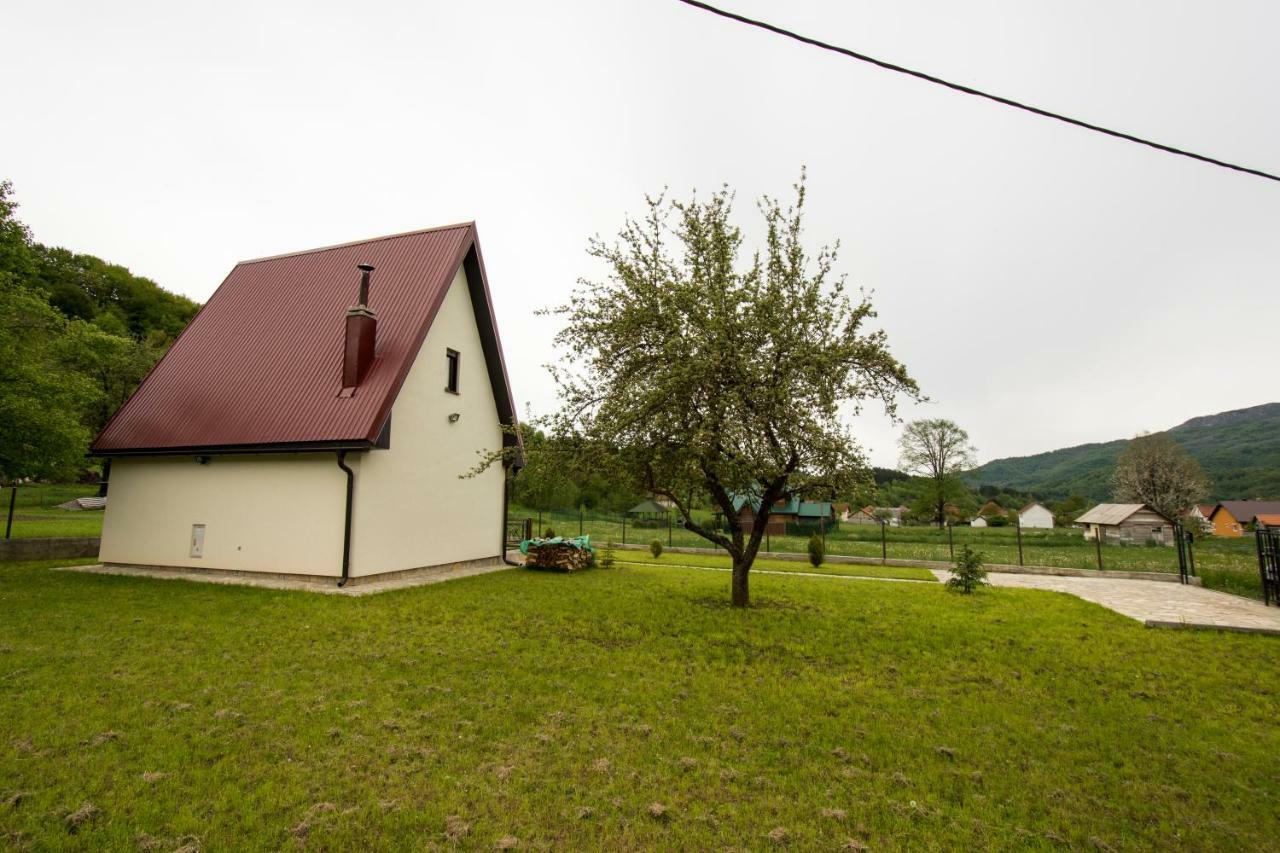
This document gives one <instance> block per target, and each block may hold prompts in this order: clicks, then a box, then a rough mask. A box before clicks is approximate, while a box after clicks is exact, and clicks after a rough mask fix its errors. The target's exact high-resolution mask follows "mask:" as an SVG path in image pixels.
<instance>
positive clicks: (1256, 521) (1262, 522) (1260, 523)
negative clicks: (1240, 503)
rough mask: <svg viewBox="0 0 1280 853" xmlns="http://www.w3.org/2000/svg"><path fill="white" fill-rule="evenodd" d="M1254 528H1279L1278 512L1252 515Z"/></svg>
mask: <svg viewBox="0 0 1280 853" xmlns="http://www.w3.org/2000/svg"><path fill="white" fill-rule="evenodd" d="M1253 527H1254V529H1255V530H1280V512H1267V513H1262V514H1260V515H1255V516H1254V517H1253Z"/></svg>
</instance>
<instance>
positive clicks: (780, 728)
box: [0, 564, 1280, 850]
mask: <svg viewBox="0 0 1280 853" xmlns="http://www.w3.org/2000/svg"><path fill="white" fill-rule="evenodd" d="M0 577H2V578H3V580H4V583H3V584H2V585H0V720H3V721H4V723H3V725H2V726H0V847H11V848H22V847H29V848H31V849H85V850H89V849H94V850H96V849H114V850H135V849H160V850H171V849H174V848H177V847H180V846H183V845H196V846H198V847H200V848H202V849H210V850H217V849H282V848H285V849H294V848H297V847H307V848H314V849H332V850H341V849H352V848H359V849H362V850H400V849H406V848H413V849H435V848H446V847H448V848H452V847H460V848H474V849H493V848H494V847H495V846H497V847H504V848H509V847H517V848H518V849H528V850H550V849H560V850H585V849H611V850H633V849H685V850H707V849H724V848H732V849H752V850H761V849H769V848H772V847H774V846H775V845H778V846H781V845H790V846H791V847H792V848H793V849H835V848H840V847H843V846H846V845H848V847H849V849H856V848H857V845H866V846H869V847H871V848H872V849H938V850H951V849H993V848H995V849H1001V848H1002V849H1010V848H1016V849H1026V848H1036V849H1049V848H1051V847H1069V848H1075V849H1093V850H1134V849H1151V848H1163V849H1180V850H1188V849H1195V850H1215V849H1216V850H1241V849H1266V848H1271V849H1274V848H1275V846H1276V843H1277V842H1276V839H1277V838H1280V802H1278V798H1280V793H1278V792H1280V765H1278V764H1277V763H1276V760H1275V756H1276V755H1277V753H1278V751H1280V728H1277V726H1276V724H1275V721H1276V718H1277V714H1280V692H1278V691H1280V654H1277V651H1278V650H1280V645H1278V644H1277V641H1276V640H1275V639H1274V638H1270V637H1260V636H1249V635H1232V634H1218V633H1209V632H1196V631H1159V630H1153V629H1146V628H1143V627H1141V626H1140V625H1139V624H1138V623H1136V622H1133V621H1131V620H1128V619H1125V618H1124V617H1121V616H1119V615H1117V614H1114V613H1111V612H1109V611H1106V610H1103V609H1101V608H1099V607H1096V606H1094V605H1091V604H1088V603H1086V602H1083V601H1080V600H1078V599H1075V598H1072V597H1070V596H1066V595H1059V594H1054V593H1046V592H1039V591H1031V590H1014V589H988V590H985V591H983V592H982V593H980V594H978V595H975V596H970V597H963V596H957V595H954V594H950V593H948V592H947V591H946V590H944V589H943V588H942V586H941V585H939V584H900V583H879V582H875V581H866V582H858V583H832V582H829V581H826V580H823V579H820V578H807V577H800V576H797V577H786V576H778V575H775V576H765V575H760V576H757V577H756V578H755V580H754V581H753V591H754V595H755V599H756V602H757V606H756V607H754V608H752V609H750V610H747V611H738V610H734V609H732V608H729V607H727V606H725V602H726V599H727V595H728V578H727V576H726V575H721V574H718V573H713V572H705V571H697V570H678V569H672V568H656V567H655V568H648V567H645V568H620V569H616V570H613V571H603V570H592V571H586V572H582V573H578V574H574V575H563V574H552V573H538V572H527V571H520V570H515V571H509V572H502V573H497V574H491V575H486V576H480V577H472V578H466V579H461V580H457V581H452V582H450V583H446V584H439V585H435V586H428V587H421V588H418V589H411V590H403V591H399V592H391V593H385V594H380V595H375V596H370V597H366V598H341V597H332V596H323V595H318V594H315V593H305V592H277V591H270V590H262V589H252V588H239V587H229V586H215V585H202V584H191V583H186V582H181V581H155V580H147V579H138V578H124V577H102V576H93V575H81V574H75V573H63V572H50V571H47V570H45V569H44V568H43V567H42V566H40V565H33V564H26V565H16V564H9V565H5V566H3V567H0Z"/></svg>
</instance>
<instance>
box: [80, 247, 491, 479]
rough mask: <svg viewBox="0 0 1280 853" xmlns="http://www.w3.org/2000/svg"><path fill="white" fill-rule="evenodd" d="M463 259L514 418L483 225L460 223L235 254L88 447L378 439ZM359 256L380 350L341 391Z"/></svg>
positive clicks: (147, 448) (222, 446)
mask: <svg viewBox="0 0 1280 853" xmlns="http://www.w3.org/2000/svg"><path fill="white" fill-rule="evenodd" d="M464 262H465V264H466V265H467V272H468V276H467V277H468V283H469V285H470V287H471V296H472V304H473V305H474V306H475V308H476V319H477V322H478V325H479V328H480V334H481V340H482V343H483V345H484V349H485V355H486V360H487V361H488V363H489V365H488V366H489V375H490V379H491V381H492V382H493V386H494V396H495V398H496V399H495V402H496V404H497V407H498V412H499V416H500V417H501V418H502V420H503V421H504V422H506V423H512V424H514V423H515V412H514V407H513V405H512V399H511V393H510V386H509V384H508V382H507V378H506V367H505V365H504V364H503V362H502V348H501V344H500V343H499V342H498V336H497V329H496V326H495V325H494V322H493V309H492V302H491V301H490V298H489V288H488V283H487V282H486V281H485V276H484V264H483V260H482V259H481V257H480V248H479V242H478V240H477V237H476V229H475V224H474V223H463V224H461V225H450V226H446V227H443V228H433V229H429V230H425V231H415V232H412V233H408V234H398V235H394V236H391V237H379V238H376V239H372V240H365V241H361V242H356V243H347V244H343V245H340V246H332V247H329V248H324V249H314V250H311V251H306V252H296V253H293V254H288V255H279V256H276V257H270V258H260V259H257V260H251V261H242V262H241V263H239V264H237V265H236V266H235V268H234V269H232V270H231V273H230V275H228V276H227V278H226V280H225V281H223V282H222V285H221V286H220V287H219V288H218V289H217V291H216V292H215V293H214V294H213V296H211V297H210V298H209V301H208V303H206V304H205V306H204V307H203V308H201V309H200V312H199V313H198V314H197V315H196V316H195V318H194V319H193V320H192V321H191V322H190V324H188V326H187V328H186V329H184V330H183V332H182V334H181V335H179V336H178V339H177V340H176V341H174V343H173V346H172V347H171V348H170V349H169V351H168V353H167V354H166V355H165V356H164V358H162V359H161V360H160V362H159V363H158V364H157V365H156V366H155V367H154V368H153V369H152V371H151V373H150V374H148V376H147V378H146V379H144V380H143V382H142V384H141V385H140V386H139V387H138V390H137V391H135V392H134V394H133V396H132V397H130V398H129V400H128V401H127V402H126V403H125V404H124V406H122V407H121V408H120V410H119V411H118V412H116V414H115V416H114V417H112V419H111V420H110V421H109V422H108V423H107V425H106V426H105V427H103V429H102V432H101V433H100V434H99V435H98V437H97V439H95V441H94V442H93V445H92V447H91V452H92V453H94V454H98V455H104V456H109V455H119V454H130V453H134V454H138V453H148V452H151V453H165V452H169V453H173V452H182V451H184V450H187V451H199V450H215V451H217V450H221V451H224V452H227V451H231V450H233V449H237V448H244V449H246V450H262V449H273V450H288V449H322V448H329V447H344V446H345V447H357V448H358V447H368V446H370V445H371V444H372V443H373V442H375V441H376V440H377V438H378V435H379V433H380V432H381V431H382V428H383V424H384V423H385V421H386V419H387V416H388V414H389V413H390V411H391V405H392V403H394V402H395V398H396V395H397V394H398V393H399V390H400V386H401V384H402V383H403V382H404V378H405V375H406V374H407V373H408V371H409V367H410V366H411V365H412V363H413V360H414V358H415V357H416V356H417V352H418V348H419V347H420V346H421V344H422V340H423V338H424V337H425V336H426V333H427V330H428V329H429V328H430V326H431V322H432V320H433V319H434V318H435V315H436V312H437V311H438V310H439V308H440V304H441V302H442V301H443V300H444V296H445V293H446V292H447V290H448V287H449V284H450V283H451V282H452V280H453V277H454V275H455V273H456V272H457V270H458V267H459V266H460V265H463V264H464ZM359 263H370V264H373V265H374V267H375V268H376V269H375V271H374V273H373V281H372V285H371V287H370V291H369V307H370V308H372V309H373V310H374V311H375V312H376V313H377V317H378V330H377V349H376V351H375V358H374V362H373V365H372V367H370V368H369V372H368V374H367V375H366V376H365V378H364V380H363V381H362V382H361V383H360V386H359V387H358V388H357V389H356V391H355V394H354V395H353V396H350V397H339V396H338V392H339V390H340V389H341V385H342V351H343V340H344V328H345V322H346V310H347V308H349V307H350V306H352V305H353V304H355V302H356V292H357V286H358V281H359V273H358V272H357V270H356V264H359ZM474 279H478V281H476V280H474Z"/></svg>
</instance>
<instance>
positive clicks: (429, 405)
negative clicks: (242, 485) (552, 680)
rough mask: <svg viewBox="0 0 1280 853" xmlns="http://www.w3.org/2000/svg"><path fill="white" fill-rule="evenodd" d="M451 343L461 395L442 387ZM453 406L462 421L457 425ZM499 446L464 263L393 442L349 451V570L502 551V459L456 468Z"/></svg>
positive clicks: (397, 411)
mask: <svg viewBox="0 0 1280 853" xmlns="http://www.w3.org/2000/svg"><path fill="white" fill-rule="evenodd" d="M448 349H452V350H456V351H457V352H458V353H460V354H461V358H460V361H459V365H458V366H459V382H458V390H459V393H457V394H453V393H450V392H449V391H446V390H445V383H446V371H447V362H446V359H445V351H446V350H448ZM357 393H358V392H357ZM454 413H456V414H457V415H458V416H459V417H458V420H457V421H456V422H454V423H450V421H449V415H450V414H454ZM501 444H502V428H501V424H500V422H499V420H498V408H497V404H496V403H495V401H494V396H493V388H492V387H491V385H490V384H489V373H488V369H487V368H486V366H485V359H484V352H483V351H482V350H481V346H480V331H479V329H478V327H477V326H476V319H475V313H474V311H473V309H472V307H471V296H470V294H469V292H468V290H467V279H466V275H465V274H464V272H463V270H462V269H459V270H458V272H457V274H456V275H455V276H454V279H453V283H452V284H451V285H450V286H449V291H448V293H447V294H446V295H445V299H444V302H443V304H442V305H441V306H440V312H439V313H438V314H437V315H436V319H435V322H434V323H433V324H432V325H431V329H430V330H429V331H428V332H427V337H426V339H425V340H424V341H423V343H422V349H421V350H420V351H419V352H418V358H417V360H415V361H414V363H413V366H412V367H411V368H410V369H409V375H408V377H407V378H406V379H405V383H404V387H403V388H401V390H400V395H399V396H398V397H397V398H396V402H395V405H394V406H393V408H392V411H391V447H390V449H388V450H371V451H369V452H367V453H361V454H352V457H354V458H355V461H354V463H353V464H352V467H353V468H355V470H356V486H355V510H354V517H353V526H352V534H351V575H352V577H359V576H361V575H370V574H381V573H383V572H394V571H401V570H403V569H415V568H420V567H423V566H436V565H444V564H448V563H457V562H463V561H467V560H478V559H484V558H492V557H496V556H499V555H500V554H501V552H502V536H503V532H504V531H503V527H504V524H505V520H504V519H503V516H502V512H503V510H502V480H503V469H502V466H501V465H493V466H490V468H489V470H487V471H486V472H485V473H483V474H481V475H479V476H477V477H474V478H470V479H459V475H460V474H464V473H465V472H466V471H467V470H468V469H470V468H471V467H473V466H474V465H475V464H476V462H477V461H478V460H479V458H480V457H479V456H478V455H477V451H485V450H495V449H497V448H498V447H500V446H501ZM349 458H351V457H349Z"/></svg>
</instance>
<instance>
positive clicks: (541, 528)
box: [538, 510, 547, 536]
mask: <svg viewBox="0 0 1280 853" xmlns="http://www.w3.org/2000/svg"><path fill="white" fill-rule="evenodd" d="M546 529H547V528H545V527H543V526H542V510H538V535H539V536H541V535H542V532H543V531H544V530H546Z"/></svg>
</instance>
